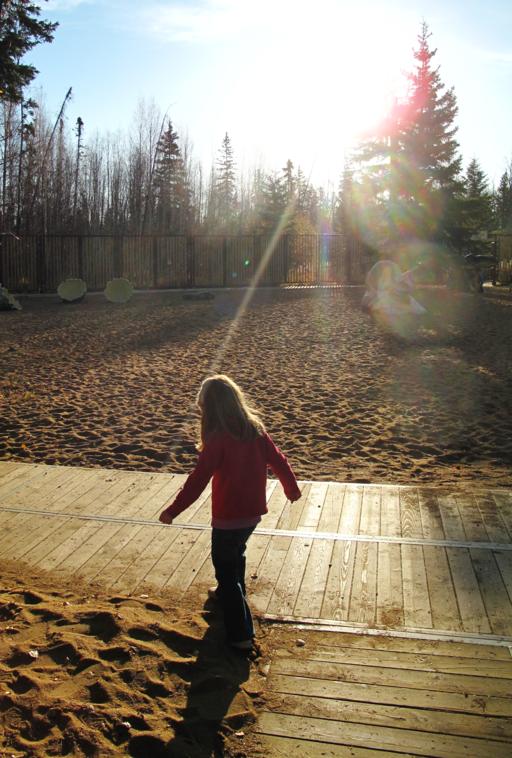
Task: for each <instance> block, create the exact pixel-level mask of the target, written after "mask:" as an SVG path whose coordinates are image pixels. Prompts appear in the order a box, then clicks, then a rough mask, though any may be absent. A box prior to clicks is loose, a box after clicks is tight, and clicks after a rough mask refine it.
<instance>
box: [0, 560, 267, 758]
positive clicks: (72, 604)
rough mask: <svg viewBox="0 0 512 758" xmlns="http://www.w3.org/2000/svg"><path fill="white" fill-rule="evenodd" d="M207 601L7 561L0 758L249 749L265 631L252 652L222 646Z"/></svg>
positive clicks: (0, 608)
mask: <svg viewBox="0 0 512 758" xmlns="http://www.w3.org/2000/svg"><path fill="white" fill-rule="evenodd" d="M20 568H21V571H20ZM208 602H209V603H210V606H209V605H208ZM208 602H207V603H206V605H205V607H204V608H202V607H196V608H192V609H190V608H189V609H187V608H183V607H177V606H176V604H175V603H173V601H172V599H169V598H166V597H165V596H159V597H158V598H154V597H151V596H148V595H140V596H136V597H126V596H113V595H108V594H105V593H104V592H102V590H101V587H99V586H94V585H93V586H91V585H87V586H86V585H84V586H80V585H77V581H76V579H75V578H74V579H73V580H72V583H71V582H67V583H66V581H65V580H63V579H62V578H56V576H52V575H51V574H44V573H41V572H37V573H35V572H34V571H30V569H28V568H26V567H25V568H23V567H20V565H19V564H7V565H5V564H4V565H3V567H2V580H1V587H0V755H2V756H6V758H7V757H10V756H16V758H19V757H21V756H34V757H37V758H46V756H51V755H73V756H75V755H76V756H98V757H99V758H107V757H108V756H127V755H129V756H135V758H161V757H163V756H173V757H174V756H176V757H177V758H181V757H182V756H183V758H185V757H188V756H190V758H203V757H204V756H210V755H212V756H213V755H215V756H217V755H225V756H238V758H243V756H253V755H257V745H256V744H255V741H254V738H251V735H250V733H249V732H248V731H247V730H248V728H250V725H251V724H252V723H253V722H254V720H255V714H256V711H257V709H258V707H259V706H260V705H261V702H262V692H263V689H264V681H265V676H266V673H265V672H266V667H267V666H268V659H267V656H266V655H265V654H264V653H263V652H262V649H261V648H262V647H265V633H263V634H262V633H261V632H260V630H259V629H258V636H259V638H260V646H259V650H258V651H257V652H255V653H253V654H252V655H251V656H250V657H248V656H247V655H245V656H244V655H243V654H241V653H237V652H235V651H231V650H230V649H228V648H227V646H226V645H225V643H224V632H223V625H222V620H221V618H220V615H219V612H218V610H216V609H215V608H214V607H213V608H212V607H211V606H212V603H211V602H210V601H208Z"/></svg>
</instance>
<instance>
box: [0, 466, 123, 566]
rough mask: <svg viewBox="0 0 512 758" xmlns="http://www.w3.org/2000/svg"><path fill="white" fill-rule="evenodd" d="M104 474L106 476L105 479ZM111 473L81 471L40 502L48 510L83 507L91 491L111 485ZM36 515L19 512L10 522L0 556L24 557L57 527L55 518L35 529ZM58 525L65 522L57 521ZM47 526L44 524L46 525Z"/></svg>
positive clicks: (41, 521)
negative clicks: (109, 483)
mask: <svg viewBox="0 0 512 758" xmlns="http://www.w3.org/2000/svg"><path fill="white" fill-rule="evenodd" d="M102 477H103V478H102ZM108 478H109V473H108V472H103V475H102V474H94V473H93V472H91V471H87V473H85V472H81V473H80V474H78V473H77V472H75V474H74V475H73V476H72V478H71V479H68V480H67V481H66V486H63V487H62V489H59V490H56V491H51V490H50V491H49V492H47V495H46V497H45V498H44V499H43V498H41V501H40V502H41V505H42V506H43V505H44V509H43V510H46V511H48V512H49V513H52V512H60V511H62V512H66V511H70V510H80V507H79V504H80V503H82V502H84V501H85V502H89V501H88V498H89V493H92V492H94V487H95V486H96V488H97V489H96V491H97V492H98V493H99V492H101V491H102V490H104V489H106V488H108V486H109V485H108V481H107V480H108ZM34 518H35V516H34V514H32V513H17V514H16V518H15V519H13V520H11V521H9V524H8V526H7V527H6V528H5V529H4V532H5V533H4V535H3V537H2V539H1V540H0V555H3V556H7V557H9V558H11V559H17V558H21V557H22V556H24V555H26V554H28V553H29V551H31V550H32V548H33V547H34V546H36V545H39V543H40V542H42V540H43V539H44V538H45V537H46V536H47V535H49V534H51V532H52V531H53V529H55V528H56V519H55V517H50V518H46V519H44V520H40V521H39V522H38V523H39V524H40V527H39V528H38V529H37V530H35V529H34V528H33V520H34ZM58 523H59V525H61V524H62V521H59V522H58ZM43 525H44V526H43Z"/></svg>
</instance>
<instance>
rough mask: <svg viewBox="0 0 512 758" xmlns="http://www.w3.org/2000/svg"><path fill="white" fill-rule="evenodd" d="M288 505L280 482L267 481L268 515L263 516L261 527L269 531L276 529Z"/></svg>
mask: <svg viewBox="0 0 512 758" xmlns="http://www.w3.org/2000/svg"><path fill="white" fill-rule="evenodd" d="M272 485H273V486H272ZM287 503H288V498H287V497H286V495H285V494H284V492H283V488H282V487H281V485H280V484H279V482H276V481H273V480H269V479H267V509H268V513H266V514H265V515H264V516H263V519H262V523H261V525H262V526H264V527H265V528H267V529H275V528H276V527H277V524H278V523H279V519H280V518H281V516H282V513H283V510H284V508H285V506H286V504H287Z"/></svg>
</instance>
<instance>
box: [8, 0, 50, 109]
mask: <svg viewBox="0 0 512 758" xmlns="http://www.w3.org/2000/svg"><path fill="white" fill-rule="evenodd" d="M40 13H41V9H40V7H39V6H38V5H36V4H35V3H31V2H29V1H28V0H0V99H2V100H10V101H12V102H20V101H21V100H22V99H23V88H24V87H26V86H27V85H28V84H30V82H31V81H32V79H33V78H34V77H35V76H36V74H37V73H38V71H37V69H36V68H35V66H33V65H31V64H28V63H22V62H21V59H22V58H23V56H24V55H25V53H27V52H28V51H29V50H31V49H32V48H33V47H35V46H36V45H38V44H39V43H40V42H51V41H52V40H53V32H54V31H55V29H56V28H57V26H58V24H57V23H51V22H49V21H42V20H40V19H39V15H40Z"/></svg>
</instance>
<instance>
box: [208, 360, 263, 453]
mask: <svg viewBox="0 0 512 758" xmlns="http://www.w3.org/2000/svg"><path fill="white" fill-rule="evenodd" d="M197 405H198V407H199V408H200V409H201V442H200V444H199V446H198V447H199V449H201V448H202V446H203V445H204V443H205V442H206V440H207V439H208V437H210V435H212V434H214V433H215V432H228V433H229V434H231V435H232V436H233V437H235V438H236V439H239V440H250V439H254V438H255V437H257V436H259V435H261V434H264V432H265V426H264V424H263V421H262V420H261V419H260V417H259V416H258V414H257V413H256V411H254V410H253V409H252V408H251V407H250V406H249V404H248V402H247V400H246V399H245V397H244V393H243V392H242V390H241V389H240V387H239V386H238V385H237V384H236V383H235V382H234V381H233V380H232V379H230V378H229V376H226V375H225V374H214V375H213V376H210V377H208V378H207V379H205V380H204V381H203V383H202V384H201V388H200V390H199V392H198V395H197Z"/></svg>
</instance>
